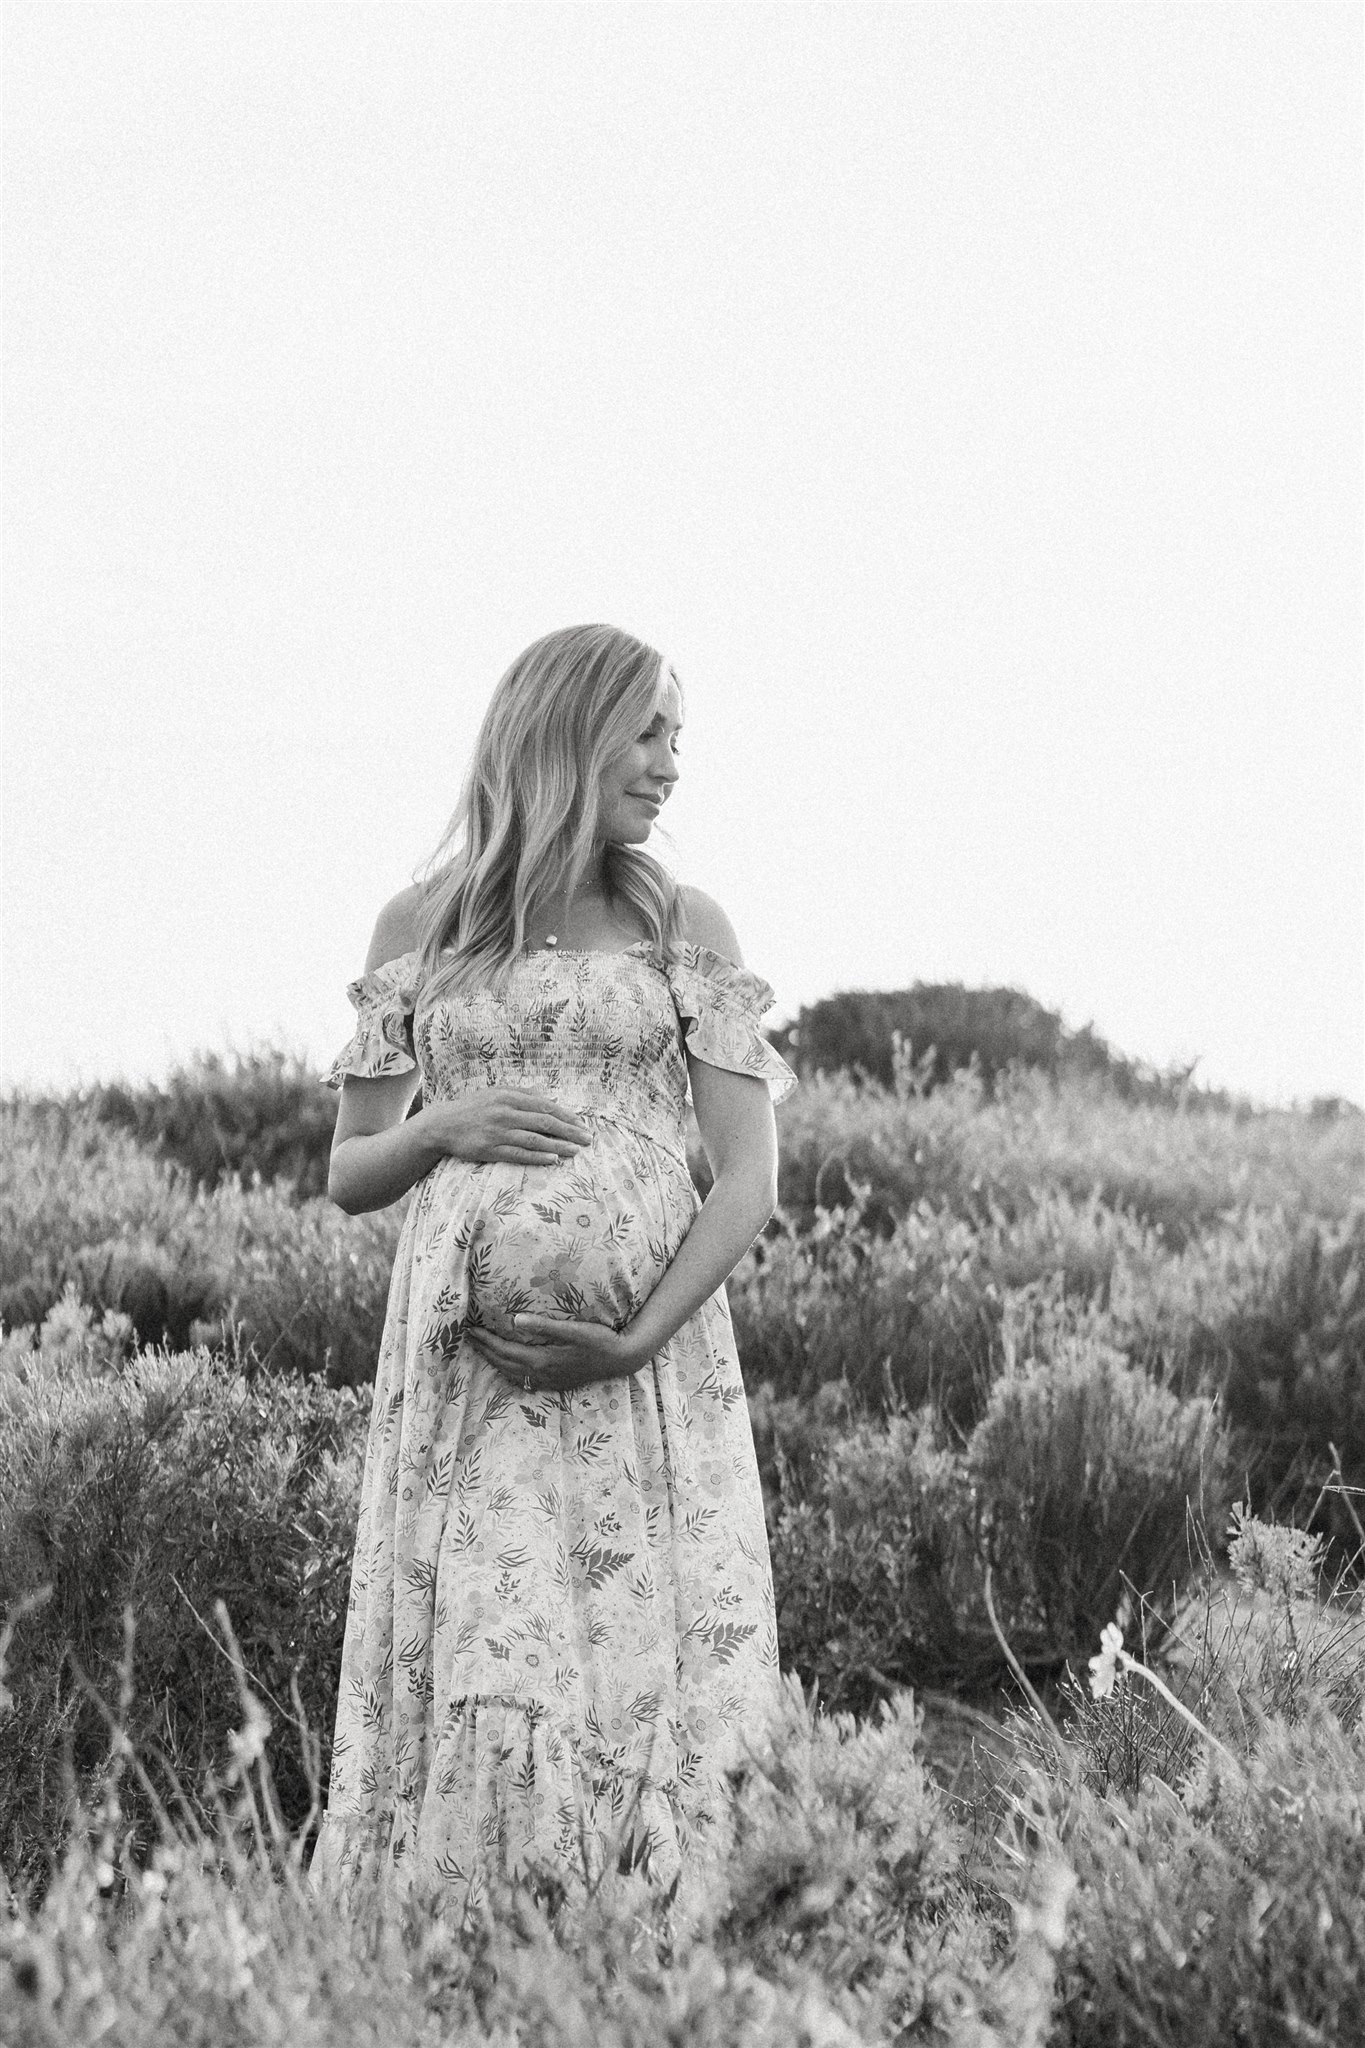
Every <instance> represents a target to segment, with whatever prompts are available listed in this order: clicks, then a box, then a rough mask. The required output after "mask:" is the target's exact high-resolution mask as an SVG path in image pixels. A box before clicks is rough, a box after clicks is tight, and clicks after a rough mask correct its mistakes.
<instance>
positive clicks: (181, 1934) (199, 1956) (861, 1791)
mask: <svg viewBox="0 0 1365 2048" xmlns="http://www.w3.org/2000/svg"><path fill="white" fill-rule="evenodd" d="M243 1707H244V1710H245V1713H246V1719H247V1725H248V1729H249V1727H250V1723H251V1721H252V1719H254V1718H255V1716H256V1714H257V1712H258V1709H257V1708H256V1707H255V1706H254V1705H253V1704H252V1702H251V1700H250V1699H249V1698H245V1699H244V1700H243ZM754 1734H755V1749H754V1753H753V1755H752V1756H751V1757H750V1758H749V1759H748V1761H747V1762H746V1763H745V1765H744V1766H743V1767H742V1768H741V1770H740V1771H739V1772H737V1773H736V1776H735V1781H734V1791H733V1811H732V1824H731V1826H730V1828H729V1829H728V1830H725V1829H722V1830H721V1831H720V1834H719V1836H718V1839H717V1841H716V1843H715V1845H714V1849H713V1853H712V1856H711V1858H710V1875H711V1879H712V1882H711V1885H710V1888H709V1891H708V1893H707V1895H706V1896H705V1897H704V1898H703V1899H701V1900H700V1902H699V1906H700V1910H699V1911H697V1912H694V1913H691V1914H689V1913H687V1912H684V1911H682V1910H678V1911H676V1912H673V1913H669V1912H668V1911H667V1910H666V1909H662V1908H661V1904H660V1901H659V1900H658V1899H657V1897H652V1896H651V1895H650V1894H649V1893H648V1892H647V1890H646V1888H645V1887H644V1885H643V1882H642V1880H640V1879H639V1878H638V1877H636V1876H631V1875H626V1874H622V1873H620V1872H617V1871H610V1872H608V1873H607V1874H606V1875H605V1877H604V1878H603V1880H602V1882H601V1883H600V1885H599V1886H598V1887H597V1888H596V1890H595V1891H594V1893H593V1894H592V1896H590V1897H588V1898H585V1899H579V1900H566V1901H564V1902H562V1903H561V1904H560V1905H559V1906H558V1907H556V1908H555V1909H554V1910H553V1911H552V1912H547V1911H545V1910H543V1909H541V1908H538V1907H537V1906H536V1904H535V1903H534V1902H533V1901H532V1900H531V1899H530V1898H529V1897H528V1896H527V1895H526V1893H525V1892H524V1891H522V1890H519V1889H516V1888H509V1889H508V1890H507V1891H506V1893H505V1895H504V1896H503V1897H501V1898H500V1899H499V1901H498V1907H497V1910H496V1912H490V1913H489V1914H488V1915H487V1916H486V1917H485V1919H483V1920H482V1921H481V1922H479V1923H478V1924H476V1925H474V1926H472V1927H469V1928H461V1927H459V1926H458V1925H456V1924H454V1921H453V1918H452V1916H451V1915H450V1913H449V1912H448V1911H446V1912H441V1911H440V1910H436V1911H433V1910H432V1908H433V1907H436V1908H438V1909H439V1908H440V1907H441V1906H442V1905H445V1906H446V1907H447V1908H448V1907H449V1905H450V1897H451V1895H450V1894H449V1893H448V1892H447V1893H446V1894H445V1895H444V1896H443V1897H438V1898H437V1899H434V1900H433V1899H429V1898H428V1897H426V1896H422V1895H414V1896H411V1897H409V1898H408V1899H407V1900H405V1901H395V1900H392V1899H386V1898H385V1897H384V1896H383V1895H382V1894H381V1893H380V1892H378V1891H377V1890H374V1889H371V1890H370V1891H367V1892H366V1891H362V1893H361V1894H360V1895H359V1896H358V1897H356V1898H355V1899H354V1900H352V1901H350V1902H349V1908H350V1909H349V1910H348V1912H346V1913H344V1914H339V1913H338V1912H337V1911H336V1907H335V1903H334V1901H332V1900H331V1899H330V1898H327V1897H319V1896H317V1895H316V1894H314V1893H313V1892H312V1890H311V1889H310V1887H309V1885H308V1883H307V1880H306V1878H304V1877H303V1876H302V1875H301V1873H300V1868H299V1863H300V1858H299V1851H300V1848H301V1844H300V1843H299V1841H298V1840H297V1839H294V1840H291V1839H290V1838H289V1837H288V1836H287V1835H283V1834H281V1835H280V1836H279V1837H278V1838H274V1839H272V1837H271V1834H270V1831H269V1826H268V1822H269V1816H270V1814H271V1812H272V1811H273V1810H274V1808H275V1805H276V1802H275V1800H274V1796H273V1787H272V1784H271V1780H270V1774H269V1768H268V1764H267V1763H266V1762H265V1761H264V1760H259V1761H254V1762H253V1761H250V1760H249V1759H250V1755H251V1745H250V1744H249V1743H247V1744H244V1745H242V1746H240V1747H239V1751H238V1758H237V1763H236V1765H235V1767H234V1770H233V1772H232V1774H231V1776H232V1781H233V1783H232V1798H231V1804H230V1806H228V1807H225V1808H224V1809H223V1810H222V1812H221V1817H220V1819H219V1821H218V1824H217V1825H216V1826H215V1828H214V1829H213V1831H212V1832H211V1833H209V1834H207V1835H203V1836H199V1837H190V1836H189V1835H187V1833H186V1832H185V1831H183V1830H182V1831H180V1832H179V1833H178V1834H176V1835H170V1836H168V1837H167V1838H165V1839H163V1841H162V1842H161V1843H160V1844H159V1845H158V1847H157V1849H156V1850H155V1852H154V1853H153V1856H152V1857H151V1859H150V1861H149V1862H142V1861H141V1860H140V1859H138V1858H136V1857H135V1856H133V1855H132V1854H130V1852H129V1846H128V1844H127V1842H126V1840H122V1839H120V1835H119V1819H120V1816H119V1813H118V1808H117V1803H116V1799H115V1798H114V1797H113V1796H111V1795H110V1794H107V1795H106V1797H105V1799H104V1800H103V1802H102V1804H101V1806H100V1807H99V1808H97V1809H96V1810H95V1811H94V1812H93V1813H92V1814H90V1815H89V1817H88V1829H87V1828H86V1827H83V1828H82V1829H80V1830H79V1831H78V1832H77V1834H76V1835H75V1837H74V1839H73V1840H72V1842H71V1843H70V1845H69V1847H68V1849H67V1851H66V1854H65V1856H64V1858H63V1860H62V1863H61V1867H60V1869H59V1872H58V1874H57V1876H56V1879H55V1882H54V1883H53V1884H52V1886H51V1887H50V1888H49V1889H48V1891H47V1893H46V1895H45V1897H44V1898H43V1900H42V1902H41V1905H39V1906H37V1907H35V1906H34V1904H33V1903H32V1901H31V1900H24V1899H17V1900H14V1901H12V1902H11V1911H10V1914H9V1916H8V1917H7V1919H6V1920H4V1921H0V1995H5V1994H7V2004H6V2012H7V2017H9V2018H11V2020H12V2024H15V2025H17V2026H18V2027H19V2028H20V2029H21V2033H20V2039H21V2040H28V2039H33V2040H35V2041H43V2042H46V2041H52V2040H58V2039H59V2040H61V2041H63V2042H68V2043H70V2044H72V2048H85V2044H87V2043H90V2044H93V2043H94V2042H95V2041H101V2042H109V2041H112V2042H114V2043H116V2044H120V2043H128V2044H132V2043H136V2044H137V2048H180V2044H183V2043H186V2042H189V2043H192V2044H200V2048H221V2044H224V2043H226V2042H229V2041H232V2042H238V2041H240V2042H248V2041H250V2042H255V2041H262V2040H272V2041H273V2040H277V2039H279V2040H283V2039H287V2040H289V2041H290V2042H291V2043H297V2044H299V2048H310V2044H316V2048H323V2044H326V2048H335V2044H352V2043H353V2044H356V2048H360V2044H362V2043H364V2044H367V2048H368V2044H372V2043H374V2042H376V2041H383V2042H389V2041H395V2040H413V2041H417V2040H421V2041H423V2042H430V2043H432V2044H433V2048H436V2044H439V2043H448V2044H450V2048H455V2044H457V2043H459V2044H471V2043H473V2044H479V2043H487V2044H488V2048H506V2044H508V2043H509V2042H512V2041H516V2042H517V2043H519V2044H520V2048H598V2044H602V2043H606V2044H609V2048H651V2044H653V2043H655V2042H659V2041H671V2042H674V2043H677V2044H680V2048H681V2044H687V2048H732V2044H740V2048H803V2044H804V2048H859V2044H864V2043H874V2042H884V2041H887V2040H889V2039H890V2038H891V2037H892V2035H893V2033H894V2036H895V2038H897V2039H898V2040H904V2041H909V2040H912V2039H913V2040H923V2041H926V2042H936V2043H938V2044H940V2048H1041V2044H1042V2042H1043V2039H1044V2036H1045V2034H1046V2030H1047V2025H1048V2021H1049V2017H1050V2014H1051V2007H1052V1993H1053V1980H1054V1970H1055V1963H1054V1959H1055V1955H1056V1952H1057V1950H1058V1949H1059V1948H1060V1946H1061V1943H1062V1941H1063V1939H1064V1933H1065V1901H1066V1896H1067V1892H1068V1890H1069V1887H1070V1882H1071V1881H1070V1878H1069V1874H1068V1873H1067V1872H1066V1871H1065V1869H1064V1867H1062V1866H1061V1865H1059V1864H1058V1863H1057V1862H1056V1860H1055V1859H1047V1860H1040V1861H1039V1863H1038V1865H1037V1867H1036V1869H1034V1870H1032V1871H1030V1872H1029V1873H1028V1875H1027V1877H1026V1880H1025V1882H1024V1883H1023V1884H1021V1885H1019V1886H1017V1887H1015V1888H1014V1889H1015V1893H1016V1912H1015V1927H1014V1930H1013V1933H1012V1937H1011V1933H1010V1930H1009V1929H1008V1926H1007V1916H1006V1915H1005V1914H1004V1913H1002V1912H1001V1911H999V1910H998V1909H997V1908H996V1907H995V1905H994V1902H991V1905H990V1908H989V1910H987V1911H983V1910H982V1902H981V1900H980V1898H979V1897H978V1895H977V1894H976V1892H975V1891H974V1890H973V1889H972V1888H971V1887H970V1886H969V1885H968V1884H967V1883H966V1882H965V1880H964V1869H963V1858H962V1837H961V1835H960V1832H959V1830H958V1829H957V1828H956V1827H955V1825H954V1823H953V1822H952V1820H951V1819H950V1817H949V1815H948V1811H947V1802H946V1801H945V1799H944V1797H943V1795H942V1794H941V1793H940V1792H939V1791H938V1790H937V1788H936V1787H935V1785H934V1783H933V1781H932V1779H931V1778H930V1777H929V1775H928V1774H927V1773H926V1771H925V1769H924V1767H923V1764H922V1761H921V1759H920V1757H919V1755H918V1754H917V1735H918V1727H917V1720H916V1716H915V1715H914V1714H913V1712H912V1711H911V1710H910V1708H909V1705H908V1703H901V1704H899V1705H898V1706H897V1707H896V1708H895V1709H893V1710H889V1711H888V1712H886V1713H885V1714H884V1715H883V1717H882V1719H881V1721H880V1724H879V1725H877V1726H871V1725H868V1726H863V1727H858V1726H856V1725H855V1724H854V1723H852V1722H851V1721H848V1720H838V1721H835V1722H831V1721H829V1720H828V1719H827V1718H824V1717H815V1716H812V1715H811V1714H810V1712H809V1710H808V1709H807V1708H806V1707H805V1704H804V1702H803V1701H802V1700H801V1698H800V1696H799V1694H798V1693H797V1692H796V1691H795V1690H794V1689H793V1688H791V1687H788V1688H787V1690H786V1693H785V1696H784V1698H783V1700H782V1702H781V1705H780V1708H779V1711H778V1714H777V1716H776V1718H775V1720H774V1723H773V1725H772V1727H771V1728H770V1729H769V1730H767V1731H764V1730H759V1729H755V1731H754ZM116 1763H117V1759H113V1760H111V1772H110V1780H111V1785H112V1783H113V1782H114V1781H115V1779H116V1776H117V1773H116V1770H115V1768H114V1766H115V1764H116ZM127 1774H128V1773H127V1768H126V1767H125V1770H124V1773H123V1775H124V1778H125V1779H126V1777H127ZM253 1837H255V1838H258V1839H259V1841H260V1843H261V1844H262V1846H264V1847H265V1848H266V1849H267V1850H268V1852H269V1853H268V1854H261V1853H253V1852H252V1848H251V1846H250V1845H251V1843H252V1840H253ZM7 1965H8V1967H7ZM5 1976H7V1977H8V1979H9V1982H8V1984H5V1983H4V1981H3V1978H4V1977H5Z"/></svg>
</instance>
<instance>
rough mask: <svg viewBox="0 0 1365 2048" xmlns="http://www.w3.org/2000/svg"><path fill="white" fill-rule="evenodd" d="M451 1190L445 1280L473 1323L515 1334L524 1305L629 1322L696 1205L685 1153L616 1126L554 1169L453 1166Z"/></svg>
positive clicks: (603, 1128) (602, 1128) (578, 1317)
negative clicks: (681, 1158)
mask: <svg viewBox="0 0 1365 2048" xmlns="http://www.w3.org/2000/svg"><path fill="white" fill-rule="evenodd" d="M453 1164H454V1163H453V1162H452V1167H453ZM449 1194H450V1197H452V1198H453V1199H452V1209H451V1213H449V1214H448V1217H447V1219H446V1228H445V1231H444V1232H443V1236H444V1245H445V1258H444V1260H443V1264H444V1265H445V1269H446V1270H445V1274H444V1278H445V1282H446V1286H447V1288H448V1289H450V1290H451V1291H452V1292H454V1293H456V1294H458V1295H461V1296H463V1300H462V1302H461V1307H462V1308H463V1310H464V1313H465V1315H466V1317H467V1318H468V1319H469V1320H470V1321H471V1322H474V1323H481V1324H483V1325H484V1326H485V1327H486V1328H488V1329H492V1330H496V1331H499V1332H501V1333H503V1334H506V1335H512V1334H514V1332H513V1329H512V1318H513V1316H515V1315H517V1314H518V1313H519V1312H521V1311H523V1310H525V1311H528V1312H531V1313H534V1314H537V1315H559V1316H566V1317H571V1318H572V1319H574V1320H575V1321H583V1322H593V1323H607V1324H610V1325H611V1326H612V1327H613V1328H617V1329H619V1328H622V1327H623V1326H624V1325H625V1324H626V1323H628V1322H629V1321H630V1319H631V1317H632V1316H633V1315H634V1314H635V1313H636V1311H637V1310H638V1309H639V1307H640V1306H641V1304H642V1303H643V1302H644V1301H645V1300H646V1299H647V1298H648V1296H649V1295H650V1294H651V1293H652V1292H653V1290H654V1288H655V1286H656V1285H657V1283H658V1281H659V1278H660V1276H661V1275H662V1273H663V1271H664V1269H665V1267H666V1266H667V1265H668V1263H669V1261H670V1259H671V1258H672V1257H673V1255H674V1253H675V1252H676V1251H677V1248H678V1246H679V1244H681V1242H682V1240H683V1237H684V1236H685V1235H686V1232H687V1228H688V1226H689V1224H690V1223H691V1221H692V1217H693V1216H694V1215H695V1213H696V1206H697V1201H696V1195H695V1193H694V1191H693V1188H692V1183H691V1180H690V1178H689V1177H688V1174H687V1171H686V1168H685V1167H684V1166H683V1165H681V1163H680V1162H678V1161H675V1160H674V1159H673V1157H672V1156H671V1154H669V1153H668V1152H666V1151H664V1150H663V1149H662V1148H660V1147H658V1146H655V1145H652V1144H651V1143H650V1142H649V1140H648V1139H646V1138H644V1137H643V1136H641V1135H640V1134H639V1133H636V1132H627V1131H625V1130H623V1129H621V1128H620V1127H617V1126H608V1125H599V1127H598V1130H597V1133H596V1135H595V1137H594V1140H593V1142H592V1144H591V1145H589V1146H588V1147H586V1148H585V1150H584V1151H583V1152H581V1153H579V1154H578V1155H577V1156H576V1157H575V1158H573V1159H569V1160H563V1161H560V1162H559V1163H558V1164H556V1165H553V1166H547V1167H532V1168H527V1167H520V1166H499V1165H492V1166H479V1167H474V1168H470V1167H468V1166H460V1167H457V1168H454V1170H452V1171H451V1172H450V1174H449ZM447 1299H449V1295H447Z"/></svg>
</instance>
